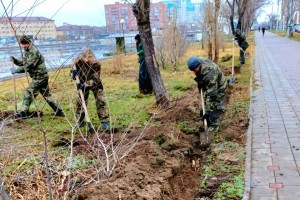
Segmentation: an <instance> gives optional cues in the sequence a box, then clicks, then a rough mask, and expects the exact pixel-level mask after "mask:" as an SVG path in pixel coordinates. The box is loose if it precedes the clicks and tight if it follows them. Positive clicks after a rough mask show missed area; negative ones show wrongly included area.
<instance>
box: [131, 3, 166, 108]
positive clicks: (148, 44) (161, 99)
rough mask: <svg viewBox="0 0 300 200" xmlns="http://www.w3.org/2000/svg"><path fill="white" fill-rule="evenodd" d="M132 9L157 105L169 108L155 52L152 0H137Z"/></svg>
mask: <svg viewBox="0 0 300 200" xmlns="http://www.w3.org/2000/svg"><path fill="white" fill-rule="evenodd" d="M132 9H133V13H134V16H135V17H136V20H137V25H138V30H139V33H140V35H141V40H142V44H143V48H144V54H145V62H146V65H147V70H148V72H149V74H150V77H151V81H152V85H153V90H154V94H155V98H156V103H157V106H158V107H159V108H162V109H168V108H170V107H171V102H170V101H169V98H168V95H167V91H166V89H165V86H164V84H163V80H162V78H161V75H160V71H159V68H158V65H157V61H156V57H155V52H154V43H153V39H152V32H151V26H150V18H149V13H150V0H136V3H134V4H133V6H132Z"/></svg>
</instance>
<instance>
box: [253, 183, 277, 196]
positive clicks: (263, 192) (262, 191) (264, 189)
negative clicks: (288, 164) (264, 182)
mask: <svg viewBox="0 0 300 200" xmlns="http://www.w3.org/2000/svg"><path fill="white" fill-rule="evenodd" d="M276 196H277V193H276V189H272V188H269V185H268V186H255V187H253V188H251V197H252V199H253V200H255V199H257V198H258V197H276Z"/></svg>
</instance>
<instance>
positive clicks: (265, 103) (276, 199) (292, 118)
mask: <svg viewBox="0 0 300 200" xmlns="http://www.w3.org/2000/svg"><path fill="white" fill-rule="evenodd" d="M255 43H256V48H255V60H254V82H253V87H254V92H253V95H252V99H251V100H252V101H251V104H252V106H251V109H252V110H251V112H252V116H251V120H252V131H251V137H252V138H251V140H252V148H251V171H250V174H251V179H250V180H251V181H250V182H251V183H250V187H251V190H250V191H251V192H250V199H252V200H300V176H299V175H300V174H299V172H300V42H295V41H292V40H289V39H286V38H282V37H279V36H276V35H275V34H271V33H269V32H267V33H266V34H265V36H264V37H262V35H261V33H259V32H256V36H255ZM248 139H250V138H248Z"/></svg>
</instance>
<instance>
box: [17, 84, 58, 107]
mask: <svg viewBox="0 0 300 200" xmlns="http://www.w3.org/2000/svg"><path fill="white" fill-rule="evenodd" d="M39 93H40V94H41V95H42V96H43V97H44V99H45V100H46V102H47V103H48V104H49V106H50V107H51V108H52V109H53V110H54V111H55V112H57V111H62V108H61V106H60V105H59V104H58V103H57V102H56V101H55V99H54V98H53V97H52V95H51V94H50V91H49V87H48V79H44V80H41V81H39V80H32V82H31V83H30V84H29V86H28V88H26V90H25V93H24V97H23V105H22V109H21V110H22V111H24V112H28V111H29V108H30V105H31V103H32V101H33V98H35V97H37V95H38V94H39Z"/></svg>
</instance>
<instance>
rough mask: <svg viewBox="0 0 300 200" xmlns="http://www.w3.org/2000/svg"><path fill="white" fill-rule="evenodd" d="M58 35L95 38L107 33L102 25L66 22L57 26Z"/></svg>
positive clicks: (63, 37) (60, 36)
mask: <svg viewBox="0 0 300 200" xmlns="http://www.w3.org/2000/svg"><path fill="white" fill-rule="evenodd" d="M56 31H57V37H58V38H60V39H75V40H78V39H94V38H99V37H100V36H101V33H102V34H103V33H105V32H104V31H103V28H102V27H96V26H87V25H72V24H68V23H64V24H63V26H59V27H57V28H56Z"/></svg>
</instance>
